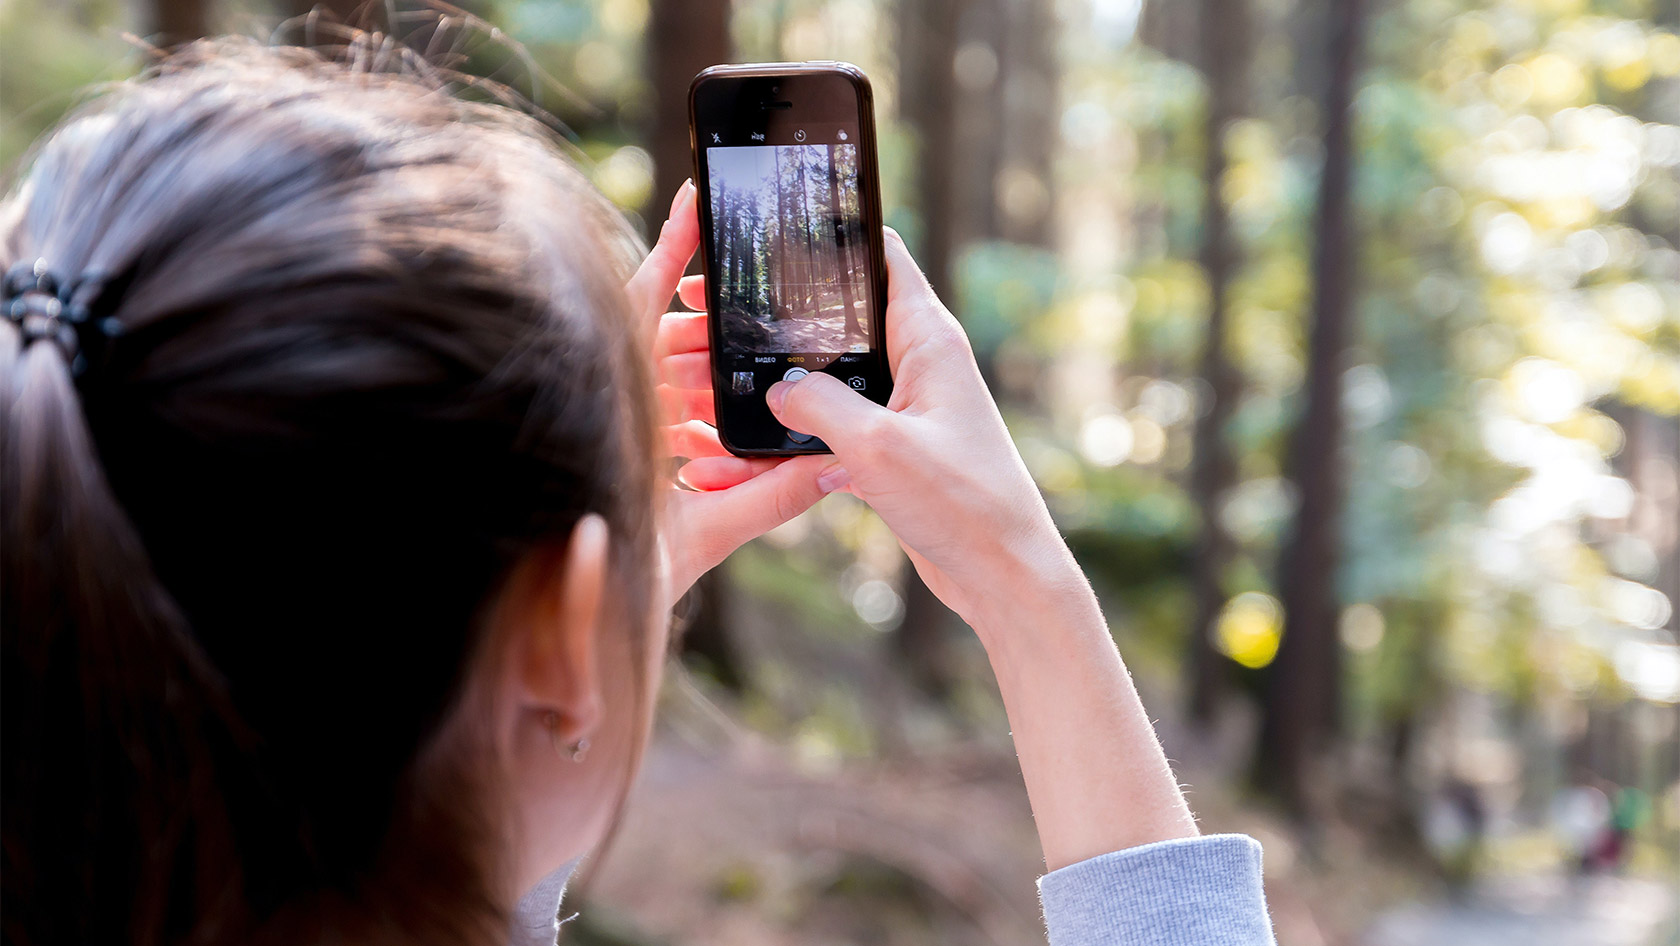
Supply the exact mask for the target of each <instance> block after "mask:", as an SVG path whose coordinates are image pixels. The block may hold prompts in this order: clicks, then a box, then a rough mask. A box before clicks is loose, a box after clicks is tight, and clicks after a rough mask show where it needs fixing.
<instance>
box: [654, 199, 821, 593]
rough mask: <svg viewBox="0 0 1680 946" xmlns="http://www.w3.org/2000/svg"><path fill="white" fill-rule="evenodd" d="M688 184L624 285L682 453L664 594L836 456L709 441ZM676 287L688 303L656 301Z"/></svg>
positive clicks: (746, 534)
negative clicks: (650, 346) (754, 452)
mask: <svg viewBox="0 0 1680 946" xmlns="http://www.w3.org/2000/svg"><path fill="white" fill-rule="evenodd" d="M695 193H696V192H695V189H694V184H693V183H692V182H689V183H685V184H683V186H682V189H681V190H679V191H677V196H676V199H675V200H673V201H672V202H671V215H670V218H669V219H667V220H666V221H665V225H664V226H663V227H661V228H660V231H659V240H658V242H657V243H655V244H654V247H653V250H652V251H651V252H650V253H648V257H647V259H646V260H644V261H643V262H642V265H641V268H640V269H638V270H637V271H636V274H635V275H634V276H632V277H631V278H630V282H629V284H628V285H627V286H626V287H625V292H626V293H627V294H628V295H629V297H630V304H631V306H632V311H634V312H636V313H638V314H641V315H643V316H644V317H646V318H647V319H648V320H650V321H657V322H658V330H657V333H656V335H655V340H654V350H653V358H654V360H655V367H656V371H657V373H656V378H657V379H658V384H659V386H658V389H657V393H658V397H659V406H660V415H661V420H660V423H661V424H662V425H663V427H662V429H663V434H664V441H665V448H666V453H667V455H668V456H671V457H681V458H684V459H686V460H687V462H686V463H684V464H683V466H682V468H681V469H680V470H678V472H677V479H678V481H679V482H678V483H677V484H675V485H676V489H675V496H674V497H673V500H674V501H673V502H672V504H671V508H670V513H671V515H670V517H669V518H668V519H667V520H666V523H665V530H664V543H663V545H664V549H665V555H666V558H667V562H666V564H667V567H668V569H669V571H668V575H669V577H670V582H671V584H670V596H671V601H670V602H668V604H675V603H676V599H677V598H678V597H680V596H681V595H682V593H683V592H685V591H687V590H688V588H689V586H690V585H692V584H694V582H695V581H696V580H697V579H699V577H700V576H701V575H703V574H705V573H706V572H708V571H710V570H711V569H712V568H714V567H715V566H717V565H718V564H719V563H720V562H722V561H723V560H724V559H725V558H727V557H729V554H730V553H731V552H733V551H735V550H736V549H738V548H740V547H741V546H742V545H745V544H746V543H747V542H748V541H750V540H752V539H755V538H757V537H759V536H761V535H763V534H764V533H766V532H768V531H770V530H771V529H774V528H775V527H776V526H779V525H781V524H782V523H784V522H786V521H788V520H789V519H792V518H793V517H794V516H797V515H799V514H800V513H802V512H804V511H805V510H807V509H809V508H811V506H813V505H815V504H816V502H817V500H819V499H821V498H822V497H823V495H824V494H825V493H826V492H827V491H826V490H824V489H823V488H822V487H821V486H819V485H818V479H819V477H820V476H821V475H822V473H823V472H824V471H825V470H827V469H828V468H829V467H831V466H835V465H836V463H835V460H834V458H833V457H830V456H810V457H797V458H794V459H790V460H762V459H755V460H748V459H744V458H742V457H737V456H733V455H731V454H730V453H729V452H728V451H727V450H725V449H724V448H723V444H722V443H720V442H719V441H718V434H717V428H716V427H715V426H714V425H715V424H716V422H717V418H716V416H715V415H714V410H713V401H712V371H711V343H710V337H709V335H708V332H707V328H706V312H705V308H706V291H705V283H704V281H703V278H702V277H700V276H689V277H686V278H685V277H684V276H683V274H682V273H683V270H684V269H686V268H687V267H688V261H689V260H690V259H692V258H693V256H694V251H695V250H696V249H698V248H699V246H700V217H699V214H698V212H697V211H696V207H695ZM679 289H680V295H681V299H682V302H683V304H684V305H686V306H688V307H689V308H691V309H695V310H697V311H694V312H667V311H665V309H666V307H667V305H668V304H669V303H670V301H671V296H672V295H673V294H677V293H678V292H679Z"/></svg>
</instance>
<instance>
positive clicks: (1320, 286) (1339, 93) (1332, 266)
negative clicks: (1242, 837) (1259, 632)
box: [1255, 0, 1365, 817]
mask: <svg viewBox="0 0 1680 946" xmlns="http://www.w3.org/2000/svg"><path fill="white" fill-rule="evenodd" d="M1364 3H1365V0H1337V2H1336V3H1332V4H1331V5H1330V9H1331V13H1330V15H1331V22H1330V29H1329V49H1330V51H1331V59H1330V63H1331V68H1330V71H1329V83H1328V87H1327V89H1326V91H1325V96H1324V102H1325V107H1324V114H1325V118H1326V124H1325V131H1324V169H1323V173H1322V174H1321V176H1320V178H1319V188H1318V215H1317V236H1316V242H1315V247H1314V250H1313V313H1312V328H1311V335H1310V343H1309V351H1308V362H1307V386H1306V406H1305V409H1304V411H1303V414H1302V417H1301V421H1300V425H1299V426H1298V427H1297V428H1296V431H1295V435H1294V437H1293V438H1292V441H1291V443H1290V452H1289V458H1288V461H1287V469H1288V473H1289V478H1290V480H1291V481H1292V482H1293V484H1294V486H1295V490H1296V495H1297V496H1299V497H1300V506H1299V509H1298V511H1297V513H1296V517H1295V523H1294V526H1293V528H1292V530H1291V534H1290V536H1289V540H1288V542H1287V544H1286V546H1285V547H1284V550H1283V554H1282V558H1281V562H1280V564H1281V569H1280V576H1279V586H1280V589H1281V591H1282V597H1283V608H1284V632H1283V641H1282V643H1281V646H1280V648H1279V650H1278V654H1277V659H1276V661H1275V662H1274V663H1273V664H1272V666H1271V669H1270V672H1269V674H1268V680H1267V688H1266V698H1265V704H1264V709H1263V714H1262V717H1261V725H1260V739H1259V745H1258V751H1257V757H1256V760H1255V776H1256V782H1257V784H1258V785H1259V786H1260V787H1261V788H1262V789H1264V790H1266V791H1268V792H1270V793H1272V794H1274V795H1275V796H1276V797H1277V798H1278V799H1279V800H1280V801H1281V802H1282V803H1283V804H1284V806H1285V807H1286V808H1287V809H1288V810H1289V811H1291V812H1292V813H1293V814H1295V815H1296V816H1298V817H1301V816H1307V815H1310V814H1312V813H1313V810H1312V809H1313V808H1314V807H1315V802H1314V795H1315V793H1314V792H1312V791H1311V790H1312V788H1313V784H1312V782H1313V779H1312V775H1313V774H1314V771H1315V769H1314V765H1313V763H1314V760H1315V756H1316V755H1317V754H1319V753H1322V752H1323V751H1325V750H1326V749H1328V748H1329V747H1330V745H1331V743H1332V740H1333V739H1334V737H1335V735H1336V734H1337V732H1338V728H1339V721H1340V716H1341V712H1340V711H1341V649H1340V641H1339V638H1338V635H1337V633H1336V623H1337V611H1338V600H1337V594H1336V577H1337V568H1336V564H1337V556H1338V551H1339V544H1340V526H1341V516H1340V512H1341V500H1342V485H1343V483H1342V481H1343V470H1342V465H1341V464H1342V459H1341V447H1342V441H1343V436H1342V414H1341V382H1342V371H1343V368H1344V365H1343V361H1344V357H1345V354H1346V352H1347V348H1348V335H1349V329H1350V326H1351V323H1352V321H1353V317H1354V313H1353V308H1354V303H1355V291H1354V289H1355V265H1356V263H1357V255H1358V244H1357V243H1356V232H1355V226H1354V218H1353V206H1352V187H1351V185H1352V176H1353V160H1354V155H1353V136H1352V129H1351V127H1350V125H1351V123H1352V118H1353V116H1352V108H1351V105H1352V99H1353V92H1354V85H1355V79H1356V77H1357V74H1358V67H1357V63H1358V55H1359V46H1360V39H1361V36H1362V33H1363V28H1364V13H1365V10H1364Z"/></svg>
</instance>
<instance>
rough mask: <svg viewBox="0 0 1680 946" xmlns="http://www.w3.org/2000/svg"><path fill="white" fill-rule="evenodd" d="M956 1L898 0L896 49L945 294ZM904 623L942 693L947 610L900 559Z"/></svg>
mask: <svg viewBox="0 0 1680 946" xmlns="http://www.w3.org/2000/svg"><path fill="white" fill-rule="evenodd" d="M961 6H962V4H961V2H960V0H903V2H902V4H901V6H900V7H899V10H900V17H901V21H900V24H899V30H898V35H899V47H898V73H899V88H898V101H899V109H900V111H901V117H902V118H903V119H904V120H905V121H906V122H907V123H908V124H909V126H910V128H911V129H912V131H913V132H914V134H915V139H916V174H915V189H914V191H913V193H914V194H915V198H914V201H915V204H914V207H915V213H916V217H917V220H918V222H919V224H920V231H921V232H920V234H919V239H917V241H916V243H917V247H916V249H917V257H918V259H919V260H920V261H921V264H922V269H923V271H924V272H925V273H927V277H928V281H929V282H931V283H932V284H933V288H934V290H935V291H937V292H938V293H939V294H940V296H941V297H942V298H944V299H946V300H950V299H951V297H952V292H953V291H954V289H955V287H954V285H953V279H952V255H953V251H954V247H955V243H956V233H955V226H954V224H955V220H954V214H955V195H954V194H953V193H952V186H953V185H952V180H953V178H954V175H953V174H952V173H951V169H952V168H953V167H955V166H956V164H957V150H956V132H957V107H956V106H957V88H956V76H955V73H954V72H953V65H954V60H955V57H956V47H957V33H956V29H957V16H958V14H959V13H960V12H961ZM901 585H902V587H903V589H904V621H903V623H902V624H900V625H899V628H898V631H897V632H896V633H895V634H894V635H893V646H894V649H895V650H896V651H897V652H898V654H899V656H900V657H901V658H902V659H903V661H904V664H905V671H906V673H907V675H908V676H909V678H910V679H911V680H912V681H913V682H914V683H916V684H917V685H918V686H919V687H920V688H921V689H922V690H923V691H924V692H926V693H929V694H931V695H934V696H936V697H944V696H946V695H948V694H949V692H950V690H951V686H952V684H953V683H954V682H955V680H954V676H955V674H954V672H953V661H952V659H951V656H950V648H951V642H950V633H949V632H950V628H951V624H952V622H953V620H954V616H953V615H952V614H951V612H950V610H949V609H947V608H946V607H945V605H944V604H942V603H940V601H939V599H938V598H937V597H935V596H934V594H933V592H931V591H929V590H928V588H927V585H926V584H924V583H923V582H922V579H921V576H920V575H917V574H916V570H915V568H914V567H912V566H911V564H910V563H909V562H908V561H906V562H905V563H904V566H903V568H902V570H901Z"/></svg>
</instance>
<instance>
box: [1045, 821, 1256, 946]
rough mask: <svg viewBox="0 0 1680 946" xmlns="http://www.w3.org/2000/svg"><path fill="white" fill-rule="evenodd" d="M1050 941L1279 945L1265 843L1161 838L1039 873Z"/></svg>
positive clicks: (1096, 945) (1067, 944) (1054, 945)
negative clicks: (1263, 878) (1263, 866)
mask: <svg viewBox="0 0 1680 946" xmlns="http://www.w3.org/2000/svg"><path fill="white" fill-rule="evenodd" d="M1038 895H1039V899H1040V901H1041V902H1042V903H1043V905H1044V921H1045V925H1046V927H1047V928H1048V929H1049V933H1050V946H1274V944H1275V940H1273V938H1272V924H1271V920H1270V918H1269V917H1268V916H1267V914H1266V892H1265V890H1264V889H1262V887H1261V885H1260V844H1259V842H1257V841H1255V840H1254V839H1253V838H1251V837H1249V836H1248V835H1246V834H1214V835H1207V836H1204V837H1199V838H1183V839H1180V840H1176V841H1160V842H1157V843H1155V844H1145V845H1142V846H1140V847H1134V848H1128V849H1126V850H1123V851H1115V852H1113V853H1111V854H1103V855H1101V856H1099V857H1093V858H1091V859H1090V860H1087V861H1080V862H1079V863H1077V864H1070V865H1068V866H1067V867H1063V868H1061V869H1059V870H1053V871H1051V872H1050V873H1048V874H1045V875H1044V876H1043V877H1040V878H1039V879H1038Z"/></svg>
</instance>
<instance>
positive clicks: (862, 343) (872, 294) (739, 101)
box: [695, 76, 889, 454]
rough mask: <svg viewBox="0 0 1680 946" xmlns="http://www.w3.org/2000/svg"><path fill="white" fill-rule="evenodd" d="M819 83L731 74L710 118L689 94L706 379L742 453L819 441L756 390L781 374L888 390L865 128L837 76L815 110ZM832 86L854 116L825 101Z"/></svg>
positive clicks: (875, 200) (804, 449)
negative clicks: (780, 417) (725, 104)
mask: <svg viewBox="0 0 1680 946" xmlns="http://www.w3.org/2000/svg"><path fill="white" fill-rule="evenodd" d="M822 78H830V77H815V76H802V77H797V79H796V78H795V77H791V76H790V77H783V78H782V79H780V80H777V81H765V80H761V81H758V82H756V83H752V82H740V81H738V82H737V83H736V84H737V88H736V89H735V90H734V91H735V92H736V93H737V94H734V95H728V96H725V97H724V98H726V99H727V100H728V101H729V102H730V103H732V106H733V107H730V108H727V109H723V110H720V111H718V112H717V113H715V114H714V115H712V116H708V115H707V114H706V113H705V110H704V109H702V108H699V107H698V106H699V105H701V104H702V103H703V102H704V100H705V98H706V96H705V95H704V94H703V93H704V91H705V90H704V87H703V86H697V89H696V103H697V109H696V116H695V135H696V144H697V146H698V151H699V153H698V154H697V159H698V161H697V163H698V164H699V169H700V171H701V174H702V177H701V178H698V179H697V183H699V182H703V183H702V184H701V189H702V195H701V196H702V198H703V204H704V210H705V212H704V214H703V218H704V219H703V221H702V222H703V224H704V227H705V232H704V234H703V236H704V239H705V243H706V248H705V249H706V252H705V257H706V275H707V291H708V294H709V296H710V298H709V303H710V311H711V313H712V323H713V324H712V340H713V352H712V365H713V385H714V389H715V390H716V392H717V399H716V400H717V408H718V421H719V425H718V426H719V430H720V432H721V434H722V439H723V441H724V443H725V445H726V446H728V447H730V448H731V449H732V450H735V451H736V452H738V453H747V454H763V453H811V452H822V451H824V450H826V449H827V448H826V446H825V445H824V444H823V443H822V442H821V441H820V440H818V439H816V438H814V437H811V436H809V435H807V434H805V433H804V432H801V431H790V430H787V429H786V428H784V427H782V426H781V424H779V423H778V422H777V421H776V420H775V418H774V416H772V415H771V414H770V411H769V407H768V406H767V405H766V404H765V403H764V392H765V391H766V390H767V389H768V388H769V387H770V386H771V385H772V384H774V383H776V382H777V381H781V380H783V379H790V378H797V377H799V376H801V375H803V374H805V373H808V372H813V371H826V372H828V373H830V374H833V375H835V376H836V377H838V378H840V379H841V380H842V381H844V382H846V384H847V385H849V386H850V387H851V388H852V389H854V390H856V391H858V392H860V393H862V394H864V395H865V396H872V397H874V398H875V399H877V400H881V401H883V402H884V400H885V389H886V388H887V387H888V386H889V381H888V379H887V373H886V370H885V364H884V358H883V357H882V354H881V349H880V344H879V332H880V329H881V324H880V323H881V318H880V311H879V310H880V299H881V296H882V292H881V290H882V289H883V288H884V287H882V286H880V285H878V275H877V274H878V271H879V260H880V250H879V236H878V235H879V232H880V225H879V223H878V221H875V220H874V219H873V218H876V217H877V216H878V214H879V196H878V192H877V191H876V190H875V185H874V160H873V158H874V156H873V153H872V152H870V151H868V150H866V149H867V148H869V147H872V146H873V134H872V133H873V129H872V128H868V127H866V122H865V121H864V116H863V115H862V114H861V109H862V103H861V102H859V99H858V95H857V93H856V92H854V91H852V90H851V87H850V85H849V84H847V83H846V82H845V81H844V79H843V78H840V77H832V81H831V82H830V85H831V86H834V85H835V83H838V85H837V88H835V87H831V88H827V89H824V90H822V95H821V98H820V101H821V107H819V93H818V90H817V88H816V85H815V82H816V81H817V80H818V79H822ZM799 80H805V81H799ZM713 81H725V80H722V79H718V80H713ZM755 86H756V88H755ZM841 92H843V93H845V95H846V96H847V97H849V99H850V101H851V102H852V103H853V104H852V108H851V112H852V113H851V114H849V115H848V114H845V110H844V109H841V108H837V107H836V103H835V102H834V101H833V100H834V99H835V98H836V97H837V96H838V95H839V94H840V93H841ZM754 93H758V94H754ZM802 100H803V103H804V106H805V107H801V102H802ZM766 103H770V104H769V107H766ZM776 103H786V104H783V105H779V106H778V105H777V104H776ZM708 117H710V118H712V120H711V121H707V118H708ZM872 224H873V232H874V234H875V235H876V237H875V239H874V240H871V238H870V234H871V225H872Z"/></svg>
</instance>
